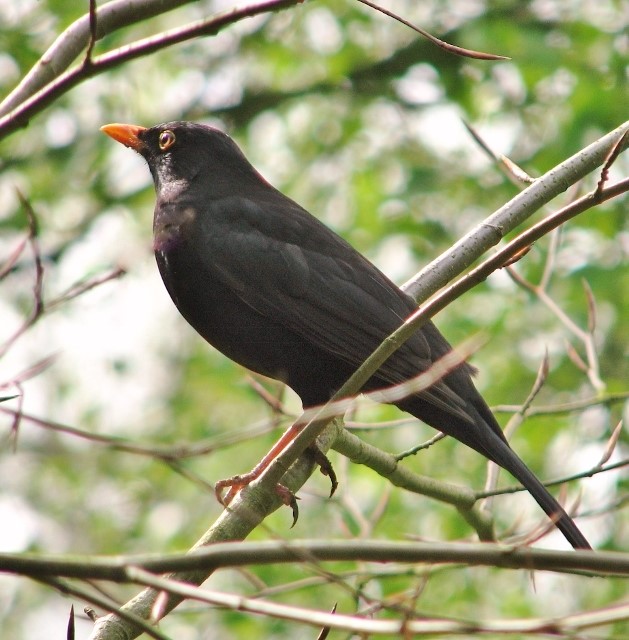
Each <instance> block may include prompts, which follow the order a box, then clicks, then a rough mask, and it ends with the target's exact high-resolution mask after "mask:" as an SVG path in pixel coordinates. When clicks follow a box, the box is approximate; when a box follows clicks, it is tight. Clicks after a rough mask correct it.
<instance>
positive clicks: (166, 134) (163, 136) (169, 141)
mask: <svg viewBox="0 0 629 640" xmlns="http://www.w3.org/2000/svg"><path fill="white" fill-rule="evenodd" d="M174 144H175V134H174V133H173V132H172V131H170V129H166V131H162V132H161V133H160V134H159V148H160V149H161V150H162V151H166V149H170V147H172V146H173V145H174Z"/></svg>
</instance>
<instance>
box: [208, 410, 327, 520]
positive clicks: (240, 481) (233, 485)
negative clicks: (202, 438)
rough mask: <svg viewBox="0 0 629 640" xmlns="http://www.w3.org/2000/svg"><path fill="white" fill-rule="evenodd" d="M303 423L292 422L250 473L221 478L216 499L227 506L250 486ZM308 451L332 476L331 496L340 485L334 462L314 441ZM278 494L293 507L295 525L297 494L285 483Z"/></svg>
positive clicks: (289, 441) (294, 436)
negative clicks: (224, 492) (242, 490)
mask: <svg viewBox="0 0 629 640" xmlns="http://www.w3.org/2000/svg"><path fill="white" fill-rule="evenodd" d="M303 426H304V425H303V424H301V423H299V422H296V423H294V424H292V425H291V426H290V427H289V428H288V429H287V430H286V431H285V432H284V434H283V435H282V437H281V438H280V439H279V440H278V441H277V442H276V443H275V444H274V445H273V447H272V448H271V450H270V451H269V452H268V453H267V454H266V455H265V456H264V458H262V460H261V461H260V462H259V463H258V464H257V465H256V466H255V467H254V468H253V469H252V470H251V471H249V473H244V474H242V475H238V476H233V477H231V478H227V479H225V480H219V481H218V482H217V483H216V485H215V487H214V493H215V495H216V499H217V500H218V501H219V502H220V503H221V504H222V505H224V506H227V505H228V504H229V503H230V502H231V501H232V500H233V499H234V497H235V495H236V494H237V493H238V492H239V491H240V490H241V489H244V488H245V487H246V486H248V485H249V484H250V483H251V482H253V481H254V480H255V479H256V478H259V477H260V476H261V475H262V473H263V471H264V470H265V469H266V468H267V467H268V466H269V465H270V464H271V462H273V460H275V458H277V456H278V455H279V454H280V453H281V452H282V451H284V449H285V448H286V447H287V446H288V445H289V444H290V443H291V442H292V441H293V440H294V439H295V438H296V437H297V435H298V434H299V432H300V431H301V430H302V428H303ZM306 451H307V452H308V453H310V454H311V455H312V456H313V458H314V461H315V463H316V464H318V465H319V467H320V468H321V473H323V475H326V476H328V477H329V478H330V482H331V483H332V489H331V491H330V496H332V495H333V494H334V492H335V491H336V488H337V486H338V481H337V479H336V473H335V472H334V469H333V468H332V464H331V463H330V461H329V460H328V458H327V456H326V455H325V453H323V451H321V449H320V448H319V447H318V445H317V444H316V443H313V444H311V445H309V446H308V448H307V449H306ZM225 489H229V490H228V491H227V494H226V495H225V496H223V491H224V490H225ZM275 490H276V492H277V494H278V495H279V497H280V499H281V500H282V502H283V503H284V504H285V505H286V506H289V507H291V509H292V511H293V526H294V525H295V522H297V517H298V515H299V510H298V507H297V496H295V494H294V493H293V492H292V491H291V490H290V489H288V488H287V487H285V486H284V485H281V484H278V485H276V488H275Z"/></svg>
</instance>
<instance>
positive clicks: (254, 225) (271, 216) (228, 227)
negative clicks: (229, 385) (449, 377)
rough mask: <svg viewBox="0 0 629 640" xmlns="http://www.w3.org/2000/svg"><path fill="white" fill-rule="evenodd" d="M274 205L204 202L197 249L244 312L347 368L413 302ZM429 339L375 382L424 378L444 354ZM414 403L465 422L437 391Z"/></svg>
mask: <svg viewBox="0 0 629 640" xmlns="http://www.w3.org/2000/svg"><path fill="white" fill-rule="evenodd" d="M287 202H288V203H289V204H290V206H287ZM274 204H276V203H275V202H274V201H273V200H271V201H270V202H264V201H263V200H260V199H256V201H255V202H254V201H253V200H249V199H244V198H225V199H222V200H220V201H213V202H212V206H211V214H210V215H202V216H200V218H201V220H200V223H201V227H202V228H201V230H200V232H199V233H198V234H197V235H196V238H195V240H194V242H195V244H196V246H197V250H199V251H202V252H203V254H204V262H205V264H207V266H208V268H211V269H212V271H213V274H214V275H215V276H217V277H219V278H220V279H221V280H222V281H223V282H224V283H225V284H227V285H228V286H229V287H230V288H231V289H232V290H233V291H234V292H236V293H237V295H238V296H239V298H240V299H241V300H242V301H243V302H244V303H245V304H247V305H248V306H250V307H251V308H252V309H254V310H255V311H256V312H258V313H259V314H261V315H263V316H266V317H269V318H272V319H273V320H274V321H275V322H280V323H283V324H284V325H285V326H287V327H288V328H290V330H291V331H293V332H296V333H298V334H300V335H301V336H302V337H304V338H305V339H306V340H308V341H309V342H311V343H312V344H313V345H315V346H316V347H318V348H321V349H323V350H325V351H327V352H329V353H331V354H334V355H335V356H336V357H338V358H339V359H341V360H343V361H344V362H346V363H347V364H349V365H350V366H351V367H355V368H357V367H358V366H360V364H362V362H364V360H365V359H366V358H367V357H368V356H369V355H370V354H371V353H372V352H373V350H374V349H375V348H376V347H377V346H378V345H379V344H380V343H381V342H382V341H383V340H384V338H386V337H387V336H388V335H389V334H390V333H392V332H393V331H394V330H395V329H397V328H398V327H399V326H400V325H401V324H402V322H403V321H404V320H405V319H406V318H407V317H408V316H409V315H410V314H411V313H412V312H413V311H414V310H415V308H416V307H415V305H414V303H413V302H412V300H411V299H410V298H408V297H407V296H405V295H404V294H403V293H402V292H401V291H400V290H399V289H398V288H397V287H396V286H395V285H394V284H393V283H392V282H390V281H389V280H388V279H387V278H386V276H384V275H383V274H382V273H381V272H380V271H379V270H378V269H377V268H376V267H375V266H374V265H372V264H371V263H370V262H369V261H368V260H367V259H366V258H364V257H363V256H362V255H361V254H360V253H358V252H357V251H356V250H355V249H353V248H352V247H351V246H350V245H349V244H347V243H346V242H345V241H344V240H342V239H341V238H340V237H339V236H337V235H336V234H334V233H333V232H332V231H330V230H329V229H328V228H327V227H326V226H325V225H323V224H322V223H321V222H319V221H318V220H317V219H316V218H314V217H313V216H311V215H310V214H309V213H307V212H306V211H304V210H303V209H302V208H301V207H299V206H298V205H297V204H295V203H293V202H292V201H290V200H288V201H287V200H284V199H282V200H281V201H280V202H279V204H281V205H282V206H281V207H279V206H276V207H274V206H273V205H274ZM432 333H434V334H435V335H432ZM432 333H431V335H430V342H429V341H428V340H427V339H426V334H425V331H423V330H420V331H418V332H417V333H416V335H415V336H414V337H413V338H411V340H410V341H409V342H408V343H407V344H406V345H404V346H403V347H402V348H401V349H399V350H398V351H397V352H396V354H395V355H394V356H393V357H392V358H390V359H389V360H388V361H387V362H386V363H385V364H384V365H382V367H381V368H380V369H379V371H378V378H380V379H382V380H383V381H384V382H385V383H389V384H396V383H400V382H402V381H404V380H408V379H409V378H411V377H413V376H415V375H417V374H419V373H420V372H422V371H425V370H426V369H428V368H429V367H430V365H431V364H432V362H434V360H436V359H437V358H438V357H440V356H441V355H443V353H445V352H446V351H448V350H449V349H450V346H449V345H448V343H447V342H446V340H445V339H444V338H443V337H442V336H441V334H439V332H437V331H436V330H435V331H434V332H432ZM435 340H436V341H437V344H435ZM421 396H422V397H423V398H424V400H426V401H428V402H430V403H431V404H433V405H436V406H438V407H439V408H441V409H443V410H445V411H447V413H448V414H456V415H458V416H459V417H460V418H464V419H465V420H466V421H467V420H470V417H469V415H468V414H467V413H466V411H465V409H464V407H465V402H464V400H462V399H461V397H459V396H458V395H457V394H456V393H455V392H454V391H453V390H452V389H450V388H449V387H448V386H447V385H446V384H444V383H438V384H436V385H434V386H433V387H431V389H430V390H428V391H424V392H422V393H421Z"/></svg>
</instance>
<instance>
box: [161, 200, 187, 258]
mask: <svg viewBox="0 0 629 640" xmlns="http://www.w3.org/2000/svg"><path fill="white" fill-rule="evenodd" d="M196 216H197V212H196V210H195V209H194V208H193V207H170V206H162V207H158V208H156V210H155V218H154V220H153V249H154V251H155V252H159V253H168V252H170V251H172V250H173V249H175V248H176V247H178V246H180V245H181V244H183V242H184V240H185V237H186V234H187V233H188V230H189V229H190V228H191V226H192V224H193V223H194V221H195V219H196Z"/></svg>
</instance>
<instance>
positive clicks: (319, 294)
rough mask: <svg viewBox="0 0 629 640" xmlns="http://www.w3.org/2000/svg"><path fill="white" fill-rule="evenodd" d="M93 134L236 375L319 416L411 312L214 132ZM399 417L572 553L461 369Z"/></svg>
mask: <svg viewBox="0 0 629 640" xmlns="http://www.w3.org/2000/svg"><path fill="white" fill-rule="evenodd" d="M103 130H104V131H105V132H106V133H107V134H109V135H110V136H112V137H113V138H115V139H116V140H118V141H119V142H122V143H123V144H126V145H127V146H130V147H132V148H133V149H135V150H136V151H138V152H139V153H140V154H141V155H142V156H144V158H145V159H146V161H147V163H148V165H149V167H150V170H151V173H152V175H153V179H154V182H155V189H156V193H157V203H156V207H155V218H154V229H153V230H154V249H155V256H156V259H157V264H158V266H159V270H160V273H161V275H162V278H163V280H164V283H165V285H166V288H167V289H168V292H169V294H170V296H171V297H172V299H173V301H174V303H175V304H176V306H177V308H178V309H179V311H180V312H181V314H182V315H183V316H184V318H185V319H186V320H187V321H188V322H189V323H190V324H191V325H192V326H193V327H194V328H195V329H196V330H197V331H198V332H199V333H200V334H201V335H202V336H203V337H204V338H205V339H206V340H207V341H208V342H209V343H210V344H212V345H213V346H215V347H216V348H217V349H219V350H220V351H221V352H223V353H224V354H225V355H226V356H227V357H229V358H231V359H232V360H234V361H236V362H238V363H240V364H241V365H243V366H245V367H247V368H248V369H251V370H253V371H256V372H258V373H261V374H264V375H266V376H269V377H271V378H275V379H278V380H282V381H284V382H286V383H287V384H288V385H289V386H290V387H292V388H293V389H294V390H295V391H296V392H297V393H298V394H299V396H300V397H301V399H302V402H303V404H304V406H305V407H309V406H314V405H318V404H323V403H325V402H326V401H327V400H328V399H329V398H330V396H331V395H332V394H333V393H334V392H335V391H336V390H337V389H338V388H339V387H340V386H341V385H342V384H343V383H344V382H345V381H346V380H347V379H348V378H349V376H350V375H351V374H352V373H353V372H354V371H355V369H356V368H357V367H358V366H359V365H360V364H361V363H362V362H363V361H364V360H365V359H366V358H367V357H368V356H369V355H370V354H371V353H372V351H373V350H374V349H375V348H376V347H377V346H378V345H379V344H380V342H381V341H382V340H383V339H384V338H385V337H386V336H388V335H389V334H390V333H392V332H393V331H394V330H395V329H397V328H398V327H399V326H400V325H401V324H402V322H403V321H404V320H405V319H406V318H407V317H408V316H409V315H410V314H411V313H412V312H414V311H415V310H416V308H417V306H416V304H415V302H414V301H413V300H412V299H411V298H410V297H409V296H407V295H406V294H405V293H403V292H402V291H401V290H400V289H399V288H398V287H397V286H396V285H395V284H394V283H393V282H391V280H389V279H388V278H387V277H386V276H385V275H384V274H383V273H382V272H381V271H379V270H378V269H377V268H376V267H375V266H374V265H373V264H371V263H370V262H369V261H368V260H367V259H366V258H365V257H364V256H362V255H361V254H360V253H358V252H357V251H356V250H355V249H354V248H352V247H351V246H350V245H349V244H348V243H347V242H345V241H344V240H343V239H342V238H340V237H339V236H338V235H336V234H335V233H334V232H332V231H331V230H330V229H328V228H327V227H326V226H325V225H323V224H322V223H321V222H320V221H319V220H318V219H317V218H315V217H314V216H312V215H311V214H310V213H308V212H307V211H306V210H305V209H303V208H302V207H301V206H299V205H298V204H297V203H295V202H294V201H292V200H291V199H289V198H288V197H286V196H285V195H283V194H282V193H280V192H279V191H277V190H276V189H275V188H273V187H272V186H271V185H270V184H269V183H268V182H267V181H266V180H264V178H263V177H262V176H261V175H260V174H259V173H258V172H257V171H256V170H255V169H254V168H253V166H252V165H251V164H250V163H249V162H248V160H247V159H246V158H245V156H244V155H243V154H242V152H241V151H240V149H239V148H238V147H237V146H236V144H235V143H234V142H233V141H232V140H231V138H229V136H227V135H226V134H224V133H222V132H220V131H218V130H217V129H214V128H211V127H208V126H204V125H200V124H194V123H189V122H170V123H166V124H161V125H158V126H156V127H152V128H150V129H145V128H143V127H137V126H133V125H107V126H106V127H103ZM449 350H450V345H449V344H448V342H447V341H446V340H445V338H444V337H443V336H442V335H441V334H440V333H439V331H438V330H437V328H436V327H435V326H434V324H433V323H432V322H428V323H427V324H425V325H424V326H423V327H422V328H421V329H420V330H419V331H417V332H416V333H415V334H414V336H413V337H412V338H411V339H410V340H408V342H406V343H405V344H404V345H403V346H402V347H401V348H400V349H399V350H398V351H397V352H396V353H395V354H394V355H393V356H392V357H391V358H390V359H389V360H388V361H387V362H385V363H384V364H383V365H382V367H381V368H380V369H379V370H378V372H377V373H376V374H375V375H374V376H373V377H372V378H371V379H370V380H369V382H368V383H367V384H366V385H365V387H364V389H365V390H371V389H376V388H382V387H387V386H390V385H392V384H396V383H400V382H403V381H405V380H407V379H409V378H412V377H414V376H416V375H417V374H418V373H420V372H422V371H425V370H426V369H428V368H429V367H430V366H431V364H432V363H433V362H434V361H435V360H437V359H438V358H440V357H441V356H443V355H444V354H445V353H447V352H448V351H449ZM398 406H399V407H400V408H402V409H404V410H405V411H407V412H409V413H411V414H412V415H414V416H416V417H417V418H419V419H421V420H423V421H424V422H426V423H427V424H429V425H431V426H433V427H435V428H436V429H439V430H441V431H443V432H444V433H446V434H448V435H451V436H453V437H454V438H456V439H457V440H460V441H461V442H463V443H465V444H466V445H468V446H470V447H471V448H473V449H475V450H476V451H478V452H479V453H481V454H482V455H484V456H486V457H487V458H489V459H490V460H493V461H494V462H496V463H497V464H498V465H500V466H501V467H503V468H505V469H506V470H507V471H509V472H510V473H511V474H512V475H513V476H515V477H516V478H517V479H518V480H519V481H520V482H521V483H522V484H523V485H524V486H525V487H526V488H527V489H528V491H529V492H530V493H531V494H532V495H533V497H534V498H535V500H537V502H538V503H539V504H540V506H541V507H542V509H543V510H544V511H545V512H546V513H547V514H548V515H549V516H550V517H551V518H553V519H554V521H555V523H556V525H557V527H558V528H559V529H560V530H561V531H562V533H563V534H564V536H565V537H566V539H567V540H568V541H569V542H570V543H571V544H572V545H573V546H574V547H575V548H589V545H588V542H587V540H586V539H585V538H584V536H583V535H582V534H581V532H580V531H579V529H578V528H577V527H576V525H575V524H574V522H573V521H572V519H571V518H570V517H569V516H568V514H567V513H566V512H565V511H564V510H563V508H562V507H561V506H560V505H559V504H558V502H557V501H556V500H555V499H554V498H553V497H552V496H551V495H550V493H549V492H548V491H547V489H546V488H545V487H544V486H543V484H542V483H541V482H540V481H539V480H538V479H537V478H536V476H535V475H534V474H533V473H532V472H531V471H530V470H529V469H528V467H527V466H526V465H525V464H524V463H523V462H522V460H520V458H519V457H518V456H517V455H516V454H515V453H514V452H513V450H512V449H511V447H510V446H509V444H508V443H507V441H506V440H505V438H504V436H503V433H502V431H501V429H500V427H499V425H498V423H497V422H496V420H495V418H494V416H493V414H492V413H491V411H490V410H489V408H488V407H487V404H486V403H485V401H484V400H483V398H482V397H481V396H480V394H479V393H478V392H477V390H476V388H475V387H474V384H473V382H472V378H471V368H470V367H469V366H468V365H462V366H460V367H458V368H457V369H456V370H454V371H453V372H452V373H450V374H448V375H447V376H445V377H444V378H443V379H442V380H441V381H439V382H437V383H436V384H434V385H433V386H432V387H430V389H428V390H426V391H422V392H420V393H418V394H416V395H413V396H411V397H408V398H406V399H404V400H403V401H401V402H399V403H398Z"/></svg>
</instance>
